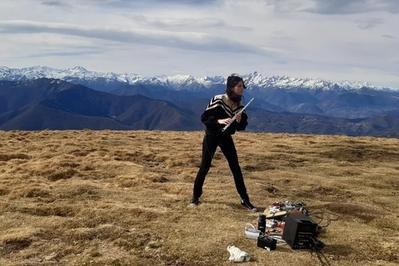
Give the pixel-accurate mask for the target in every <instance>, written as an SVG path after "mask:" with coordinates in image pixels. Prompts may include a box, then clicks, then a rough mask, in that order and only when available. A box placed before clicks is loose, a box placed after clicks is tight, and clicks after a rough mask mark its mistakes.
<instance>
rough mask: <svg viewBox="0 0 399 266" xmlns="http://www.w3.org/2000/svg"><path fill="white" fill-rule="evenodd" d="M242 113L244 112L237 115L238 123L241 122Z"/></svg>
mask: <svg viewBox="0 0 399 266" xmlns="http://www.w3.org/2000/svg"><path fill="white" fill-rule="evenodd" d="M241 114H242V113H239V114H238V115H237V116H236V120H237V122H238V123H240V121H241Z"/></svg>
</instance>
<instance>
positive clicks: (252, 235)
mask: <svg viewBox="0 0 399 266" xmlns="http://www.w3.org/2000/svg"><path fill="white" fill-rule="evenodd" d="M244 233H245V237H246V238H249V239H258V236H259V234H260V230H258V229H256V228H255V226H254V225H253V224H250V223H247V224H246V225H245V230H244Z"/></svg>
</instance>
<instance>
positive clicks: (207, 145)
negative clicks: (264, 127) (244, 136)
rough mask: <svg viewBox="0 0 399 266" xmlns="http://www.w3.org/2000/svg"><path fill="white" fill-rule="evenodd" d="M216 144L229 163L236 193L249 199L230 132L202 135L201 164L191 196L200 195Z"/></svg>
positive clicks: (196, 196)
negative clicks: (218, 134)
mask: <svg viewBox="0 0 399 266" xmlns="http://www.w3.org/2000/svg"><path fill="white" fill-rule="evenodd" d="M217 146H219V147H220V149H221V150H222V152H223V154H224V156H225V157H226V159H227V161H228V163H229V167H230V170H231V172H232V173H233V176H234V183H235V186H236V189H237V192H238V194H239V195H240V197H241V198H242V199H244V200H249V197H248V194H247V190H246V188H245V184H244V178H243V176H242V173H241V168H240V165H239V163H238V157H237V151H236V148H235V145H234V142H233V138H232V136H231V135H230V134H226V135H220V136H214V135H208V134H205V135H204V139H203V141H202V159H201V166H200V168H199V170H198V173H197V176H196V178H195V182H194V188H193V197H195V198H199V197H200V196H201V195H202V186H203V184H204V181H205V176H206V175H207V173H208V171H209V168H210V166H211V161H212V158H213V156H214V154H215V151H216V148H217Z"/></svg>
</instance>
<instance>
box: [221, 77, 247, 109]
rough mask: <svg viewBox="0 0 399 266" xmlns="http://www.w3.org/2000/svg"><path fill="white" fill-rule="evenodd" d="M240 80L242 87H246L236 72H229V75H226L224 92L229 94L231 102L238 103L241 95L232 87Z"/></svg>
mask: <svg viewBox="0 0 399 266" xmlns="http://www.w3.org/2000/svg"><path fill="white" fill-rule="evenodd" d="M240 81H242V84H243V87H244V89H246V88H247V87H246V86H245V83H244V80H243V79H242V78H241V77H240V76H238V75H237V74H231V75H230V76H228V77H227V82H226V93H227V95H228V96H229V98H230V99H231V100H232V101H233V102H237V103H240V102H241V98H242V95H238V94H236V93H235V92H234V91H233V88H234V87H235V86H236V85H237V84H238V83H239V82H240Z"/></svg>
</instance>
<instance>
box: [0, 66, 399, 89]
mask: <svg viewBox="0 0 399 266" xmlns="http://www.w3.org/2000/svg"><path fill="white" fill-rule="evenodd" d="M242 77H243V78H244V80H245V82H246V85H247V87H248V89H251V87H264V88H268V87H273V88H285V89H289V88H298V87H300V88H307V89H322V90H331V89H337V88H339V89H345V90H357V89H360V88H364V87H366V88H370V89H375V90H398V89H396V88H387V87H381V86H374V85H371V84H369V83H367V82H353V81H329V80H321V79H311V78H296V77H288V76H276V75H272V76H266V75H262V74H261V73H258V72H257V71H254V72H252V73H249V74H244V75H242ZM38 78H54V79H61V80H65V81H70V80H73V79H80V80H87V81H90V80H98V79H101V80H105V81H118V82H124V83H128V84H148V85H151V84H153V85H166V86H169V87H174V88H175V89H185V88H189V87H193V86H194V87H198V86H200V87H205V88H209V87H212V86H214V85H220V84H225V83H226V78H225V77H223V76H203V77H194V76H192V75H182V74H177V75H169V76H168V75H157V76H151V77H148V76H142V75H139V74H135V73H113V72H96V71H90V70H87V69H85V68H84V67H81V66H76V67H73V68H66V69H57V68H51V67H46V66H33V67H25V68H8V67H5V66H3V67H0V80H12V81H17V80H27V79H38Z"/></svg>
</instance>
